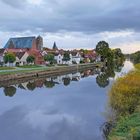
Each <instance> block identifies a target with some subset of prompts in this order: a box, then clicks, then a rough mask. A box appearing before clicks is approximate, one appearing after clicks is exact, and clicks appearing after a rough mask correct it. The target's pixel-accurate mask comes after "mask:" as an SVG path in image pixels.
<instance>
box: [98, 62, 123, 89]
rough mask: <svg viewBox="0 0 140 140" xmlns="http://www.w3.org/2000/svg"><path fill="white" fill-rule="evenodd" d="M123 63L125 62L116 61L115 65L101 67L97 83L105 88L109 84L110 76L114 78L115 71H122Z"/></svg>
mask: <svg viewBox="0 0 140 140" xmlns="http://www.w3.org/2000/svg"><path fill="white" fill-rule="evenodd" d="M123 64H124V62H122V63H120V62H119V63H118V62H117V61H116V62H115V63H114V65H110V66H107V67H103V68H102V69H101V73H99V74H98V76H97V77H96V83H97V84H98V85H99V87H102V88H105V87H106V86H108V85H109V82H110V80H109V78H114V77H115V72H120V71H121V70H122V68H123Z"/></svg>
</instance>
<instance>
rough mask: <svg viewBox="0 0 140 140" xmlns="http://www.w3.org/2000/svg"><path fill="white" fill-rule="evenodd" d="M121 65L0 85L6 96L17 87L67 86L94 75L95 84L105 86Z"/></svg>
mask: <svg viewBox="0 0 140 140" xmlns="http://www.w3.org/2000/svg"><path fill="white" fill-rule="evenodd" d="M122 67H123V64H121V65H115V66H109V67H102V68H93V69H88V70H84V71H80V72H74V73H70V74H66V75H59V76H54V77H49V78H44V77H43V78H37V79H33V80H29V81H26V82H22V81H11V83H10V82H9V83H8V84H9V86H7V83H5V84H4V83H0V86H1V87H4V90H3V92H4V93H5V95H6V96H9V97H12V96H14V95H15V93H16V90H17V88H19V89H22V90H29V91H34V90H35V89H36V88H54V87H55V86H56V85H58V84H63V85H64V86H66V87H67V86H69V85H70V84H71V82H78V81H80V80H81V79H82V78H86V77H88V76H95V77H96V83H97V85H98V86H99V87H102V88H105V87H107V86H108V85H109V82H110V78H114V77H115V71H120V70H121V69H122ZM14 83H15V84H14Z"/></svg>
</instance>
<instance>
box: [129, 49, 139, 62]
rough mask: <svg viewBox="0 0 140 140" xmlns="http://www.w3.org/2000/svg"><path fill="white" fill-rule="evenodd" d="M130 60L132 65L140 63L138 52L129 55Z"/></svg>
mask: <svg viewBox="0 0 140 140" xmlns="http://www.w3.org/2000/svg"><path fill="white" fill-rule="evenodd" d="M130 59H131V61H132V62H133V63H134V64H137V63H140V51H137V52H135V53H133V54H130Z"/></svg>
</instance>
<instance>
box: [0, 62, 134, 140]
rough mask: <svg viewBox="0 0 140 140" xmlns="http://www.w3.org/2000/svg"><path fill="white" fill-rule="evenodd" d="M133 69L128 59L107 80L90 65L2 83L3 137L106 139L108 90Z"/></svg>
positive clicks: (11, 139)
mask: <svg viewBox="0 0 140 140" xmlns="http://www.w3.org/2000/svg"><path fill="white" fill-rule="evenodd" d="M132 69H133V65H132V63H131V62H129V61H126V62H125V63H124V67H123V68H122V69H121V71H119V72H115V74H116V76H115V77H114V78H108V79H106V80H99V79H101V78H99V79H98V81H97V76H98V75H99V73H100V69H91V70H85V71H83V72H78V71H77V72H76V73H72V74H67V75H62V76H56V77H50V78H45V77H43V78H39V79H35V80H32V81H26V82H24V83H18V84H17V83H16V84H15V85H14V84H13V85H11V86H10V85H9V84H8V85H7V86H4V87H3V86H1V88H0V140H103V136H102V129H101V126H102V125H103V123H104V122H106V119H105V117H104V115H103V114H104V112H105V110H106V105H107V102H108V96H107V94H108V90H109V88H110V87H111V84H112V82H113V81H114V80H115V79H116V77H118V76H119V77H120V76H122V75H124V74H126V73H127V72H128V71H130V70H132ZM4 84H5V85H6V84H7V83H4Z"/></svg>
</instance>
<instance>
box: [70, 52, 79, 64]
mask: <svg viewBox="0 0 140 140" xmlns="http://www.w3.org/2000/svg"><path fill="white" fill-rule="evenodd" d="M71 54H72V62H73V63H76V64H80V60H81V55H80V53H79V52H71Z"/></svg>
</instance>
